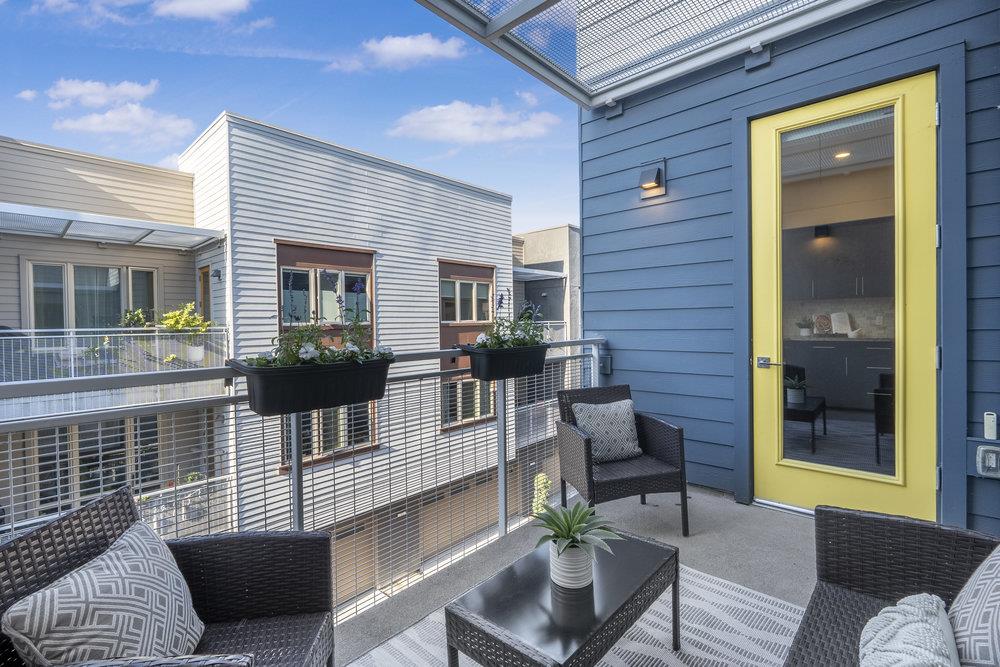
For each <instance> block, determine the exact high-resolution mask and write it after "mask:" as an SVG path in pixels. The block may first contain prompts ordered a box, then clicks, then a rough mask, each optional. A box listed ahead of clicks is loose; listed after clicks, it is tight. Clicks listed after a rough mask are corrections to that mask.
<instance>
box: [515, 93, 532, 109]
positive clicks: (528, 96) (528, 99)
mask: <svg viewBox="0 0 1000 667" xmlns="http://www.w3.org/2000/svg"><path fill="white" fill-rule="evenodd" d="M514 94H515V95H517V97H518V99H520V100H521V101H522V102H524V105H525V106H528V107H537V106H538V95H535V94H534V93H532V92H530V91H527V90H519V91H517V92H516V93H514Z"/></svg>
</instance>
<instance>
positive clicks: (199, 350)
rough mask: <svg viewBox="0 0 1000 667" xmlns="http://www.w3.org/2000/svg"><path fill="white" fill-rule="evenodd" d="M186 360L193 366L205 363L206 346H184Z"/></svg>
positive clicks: (186, 344)
mask: <svg viewBox="0 0 1000 667" xmlns="http://www.w3.org/2000/svg"><path fill="white" fill-rule="evenodd" d="M184 358H185V359H187V360H188V361H189V362H191V363H192V364H200V363H201V362H203V361H205V346H204V345H189V344H188V343H185V344H184Z"/></svg>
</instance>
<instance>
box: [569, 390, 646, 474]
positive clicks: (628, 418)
mask: <svg viewBox="0 0 1000 667" xmlns="http://www.w3.org/2000/svg"><path fill="white" fill-rule="evenodd" d="M573 415H574V416H575V417H576V425H577V426H578V427H579V428H580V430H581V431H583V432H584V433H586V434H587V435H589V436H590V443H591V452H592V455H593V457H594V463H608V462H609V461H622V460H624V459H630V458H632V457H635V456H639V455H640V454H642V450H641V449H639V436H638V435H637V434H636V432H635V408H634V406H633V405H632V400H631V399H625V400H624V401H615V402H614V403H596V404H595V403H574V404H573Z"/></svg>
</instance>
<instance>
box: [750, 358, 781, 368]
mask: <svg viewBox="0 0 1000 667" xmlns="http://www.w3.org/2000/svg"><path fill="white" fill-rule="evenodd" d="M771 366H784V364H780V363H778V362H777V361H771V357H757V368H770V367H771Z"/></svg>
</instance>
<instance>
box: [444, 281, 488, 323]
mask: <svg viewBox="0 0 1000 667" xmlns="http://www.w3.org/2000/svg"><path fill="white" fill-rule="evenodd" d="M442 283H453V284H454V285H455V318H456V319H454V320H446V319H444V315H443V314H442V312H441V284H442ZM463 284H466V285H472V319H471V320H463V319H462V285H463ZM479 285H486V288H487V289H488V290H489V294H488V296H487V303H488V308H489V316H488V317H487V319H485V320H479V319H476V315H477V314H478V309H477V308H476V293H477V291H478V287H479ZM438 319H439V320H440V321H441V323H442V324H489V323H490V322H492V321H493V283H491V282H488V281H486V280H462V279H461V278H441V279H440V280H439V281H438Z"/></svg>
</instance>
